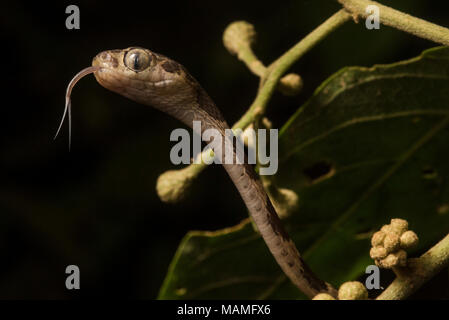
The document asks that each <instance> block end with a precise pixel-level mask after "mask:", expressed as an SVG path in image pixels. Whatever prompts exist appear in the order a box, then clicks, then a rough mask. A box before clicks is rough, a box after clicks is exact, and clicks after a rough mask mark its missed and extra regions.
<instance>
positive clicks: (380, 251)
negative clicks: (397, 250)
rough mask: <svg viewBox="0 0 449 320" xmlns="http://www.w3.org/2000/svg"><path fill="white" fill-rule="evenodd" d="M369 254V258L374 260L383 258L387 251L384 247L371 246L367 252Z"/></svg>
mask: <svg viewBox="0 0 449 320" xmlns="http://www.w3.org/2000/svg"><path fill="white" fill-rule="evenodd" d="M369 255H370V257H371V259H374V260H376V259H383V258H385V257H386V256H387V255H388V253H387V250H386V249H385V248H384V247H382V246H378V247H372V248H371V250H370V252H369Z"/></svg>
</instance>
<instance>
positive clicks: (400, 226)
mask: <svg viewBox="0 0 449 320" xmlns="http://www.w3.org/2000/svg"><path fill="white" fill-rule="evenodd" d="M390 226H391V230H392V232H394V233H396V234H397V235H399V236H400V235H401V234H403V233H404V232H405V231H407V230H408V222H407V221H406V220H404V219H391V222H390Z"/></svg>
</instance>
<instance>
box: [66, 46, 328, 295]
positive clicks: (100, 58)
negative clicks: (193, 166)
mask: <svg viewBox="0 0 449 320" xmlns="http://www.w3.org/2000/svg"><path fill="white" fill-rule="evenodd" d="M92 72H93V73H94V75H95V78H96V79H97V81H98V82H99V83H100V84H101V85H102V86H103V87H105V88H107V89H109V90H111V91H114V92H116V93H119V94H121V95H123V96H125V97H127V98H129V99H131V100H134V101H136V102H139V103H142V104H145V105H149V106H153V107H155V108H157V109H159V110H161V111H163V112H165V113H168V114H169V115H171V116H172V117H175V118H176V119H178V120H180V121H182V122H183V123H185V124H186V125H187V126H189V127H192V123H193V121H200V122H201V131H202V132H204V131H205V130H207V129H209V128H214V129H216V130H218V131H219V132H220V133H221V134H222V135H223V140H224V139H225V134H224V131H225V129H227V128H229V126H228V124H227V123H226V121H225V120H224V118H223V116H222V114H221V112H220V111H219V110H218V108H217V107H216V105H215V104H214V102H213V101H212V99H211V98H210V97H209V95H208V94H207V93H206V91H205V90H204V89H203V88H202V87H201V86H200V85H199V83H198V82H197V81H196V80H195V79H194V78H193V77H192V76H191V75H190V74H189V73H188V72H187V70H186V69H185V68H184V67H183V66H182V65H181V64H179V63H177V62H175V61H173V60H171V59H169V58H167V57H165V56H163V55H160V54H157V53H154V52H152V51H150V50H148V49H144V48H138V47H131V48H127V49H124V50H109V51H104V52H101V53H99V54H98V55H97V56H96V57H95V58H94V59H93V61H92V67H89V68H86V69H84V70H82V71H81V72H80V73H78V74H77V75H76V76H75V78H74V79H73V80H72V81H71V83H70V84H69V87H68V89H67V97H66V110H65V112H64V116H65V115H66V113H67V110H68V115H69V117H70V93H71V90H72V88H73V86H74V85H75V83H76V82H77V81H78V80H79V79H80V78H82V77H83V76H85V75H86V74H89V73H92ZM63 120H64V117H63ZM69 120H70V119H69ZM61 124H62V122H61ZM69 126H70V124H69ZM60 128H61V127H60ZM60 128H59V129H60ZM59 129H58V132H59ZM214 151H216V150H214ZM231 152H232V151H231ZM233 152H234V153H235V150H233ZM215 155H216V156H217V157H219V158H220V157H221V158H222V157H223V156H224V153H223V152H218V153H217V152H216V153H215ZM222 163H223V167H224V168H225V170H226V171H227V173H228V174H229V176H230V177H231V179H232V181H233V182H234V184H235V186H236V187H237V189H238V191H239V193H240V195H241V196H242V198H243V200H244V202H245V204H246V206H247V207H248V210H249V212H250V214H251V217H252V219H253V220H254V222H255V224H256V226H257V228H258V230H259V232H260V234H261V235H262V237H263V239H264V240H265V243H266V244H267V246H268V248H269V249H270V251H271V253H272V254H273V256H274V258H275V259H276V261H277V263H278V264H279V266H280V267H281V268H282V270H283V271H284V273H285V274H286V275H287V276H288V277H289V278H290V280H291V281H292V282H293V283H294V284H295V285H296V286H297V287H298V288H299V289H300V290H301V291H302V292H303V293H305V294H306V295H307V296H308V297H313V296H315V295H316V294H318V293H321V292H326V293H329V294H331V295H333V296H335V295H336V292H335V289H334V288H333V287H332V286H331V285H329V284H328V283H326V282H324V281H322V280H320V279H319V278H318V277H316V276H315V275H314V274H313V272H312V271H311V270H310V269H309V268H308V266H307V265H306V264H305V262H304V261H303V260H302V258H301V256H300V254H299V252H298V250H297V249H296V247H295V244H294V243H293V241H292V240H291V239H290V237H289V236H288V234H287V233H286V231H285V229H284V228H283V226H282V224H281V221H280V219H279V217H278V216H277V214H276V211H275V210H274V208H273V206H272V204H271V202H270V199H269V198H268V196H267V193H266V192H265V190H264V188H263V186H262V183H261V182H260V180H259V179H258V177H257V175H256V174H255V172H254V169H253V168H252V166H251V165H249V164H246V163H244V164H224V161H223V162H222Z"/></svg>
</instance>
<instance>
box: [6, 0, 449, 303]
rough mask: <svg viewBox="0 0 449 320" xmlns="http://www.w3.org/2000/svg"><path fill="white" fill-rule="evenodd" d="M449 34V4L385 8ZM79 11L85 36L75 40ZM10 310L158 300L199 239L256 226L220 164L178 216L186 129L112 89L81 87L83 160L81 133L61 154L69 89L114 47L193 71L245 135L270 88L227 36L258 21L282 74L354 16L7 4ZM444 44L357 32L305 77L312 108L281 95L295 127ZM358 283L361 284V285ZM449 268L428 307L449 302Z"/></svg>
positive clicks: (267, 52)
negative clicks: (286, 60)
mask: <svg viewBox="0 0 449 320" xmlns="http://www.w3.org/2000/svg"><path fill="white" fill-rule="evenodd" d="M381 2H382V3H384V4H391V5H393V6H394V7H395V8H397V9H401V10H403V11H405V12H408V13H410V14H413V15H416V16H419V17H422V18H424V19H427V20H430V21H432V22H435V23H437V24H440V25H444V26H449V10H448V5H447V4H445V2H447V1H438V2H437V1H426V0H419V1H418V0H416V1H409V0H401V1H381ZM69 4H76V5H78V6H79V8H80V11H81V29H80V30H67V29H66V28H65V19H66V17H67V14H65V8H66V6H67V5H69ZM1 6H2V7H1V8H0V9H1V11H0V15H1V24H2V27H1V30H2V56H3V59H2V81H3V84H2V100H1V114H2V116H1V120H0V121H1V126H0V130H1V132H0V133H1V158H0V168H1V169H0V170H1V171H0V218H1V220H0V257H1V258H0V298H3V299H16V298H25V299H49V298H63V299H67V298H68V299H70V298H79V297H100V296H106V297H125V298H155V297H156V296H157V292H158V289H159V287H160V285H161V283H162V281H163V279H164V276H165V274H166V270H167V267H168V265H169V263H170V260H171V258H172V256H173V254H174V252H175V250H176V248H177V245H178V243H179V241H180V240H181V238H182V237H183V236H184V235H185V233H186V232H187V231H188V230H192V229H197V230H216V229H219V228H223V227H227V226H231V225H234V224H236V223H238V222H239V221H240V220H241V219H243V218H245V217H246V216H247V212H246V209H245V207H244V204H243V202H242V201H241V200H240V198H239V195H238V193H237V191H236V189H235V188H234V186H233V185H232V184H231V182H230V180H229V178H228V177H227V176H226V174H225V172H224V170H222V168H221V167H219V166H215V167H211V168H209V169H207V170H206V171H205V172H203V174H202V175H201V176H200V178H199V179H198V180H197V181H196V183H194V185H193V188H192V193H191V195H190V196H189V197H188V198H187V200H186V201H184V202H182V203H181V204H179V205H167V204H164V203H162V202H161V201H160V200H159V199H158V197H157V195H156V192H155V183H156V179H157V177H158V175H159V174H161V173H162V172H164V171H165V170H168V169H172V168H174V166H173V165H172V164H171V163H170V160H169V150H170V148H171V146H172V145H173V143H172V142H170V141H169V135H170V132H171V130H173V129H175V128H178V127H181V126H182V125H181V124H180V123H179V122H177V121H176V120H174V119H171V118H170V117H168V116H167V115H165V114H162V113H160V112H158V111H156V110H153V109H152V108H149V107H145V106H141V105H138V104H136V103H134V102H132V101H129V100H127V99H125V98H123V97H121V96H118V95H116V94H114V93H112V92H110V91H107V90H105V89H104V88H103V87H101V86H100V85H98V84H97V83H96V81H95V80H94V78H93V76H88V77H86V78H85V79H83V80H82V81H81V82H80V83H79V84H78V85H77V86H76V88H75V89H74V92H73V95H72V105H73V109H72V110H73V137H72V150H71V152H68V148H67V139H68V135H67V126H65V127H64V130H63V133H62V135H61V136H60V137H59V138H58V139H57V140H56V141H53V140H52V138H53V135H54V133H55V131H56V129H57V126H58V124H59V121H60V117H61V115H62V111H63V107H64V94H65V89H66V85H67V84H68V82H69V81H70V79H71V78H72V77H73V75H75V73H77V72H78V71H79V70H81V69H82V68H85V67H87V66H89V65H90V63H91V60H92V58H93V57H94V56H95V55H96V54H97V53H98V52H100V51H103V50H106V49H115V48H126V47H129V46H142V47H146V48H149V49H151V50H154V51H155V52H159V53H163V54H165V55H167V56H169V57H171V58H173V59H175V60H177V61H179V62H181V63H183V64H184V65H185V66H186V67H187V69H188V70H190V72H191V73H192V74H193V75H194V76H195V77H196V78H197V79H198V80H199V81H200V83H201V84H202V85H203V87H204V88H205V89H206V90H207V91H208V92H209V94H210V95H211V96H212V98H213V99H214V100H215V102H216V103H217V105H218V106H219V107H220V108H221V110H222V112H223V113H224V115H225V117H226V118H227V120H228V122H229V123H233V122H235V121H236V120H237V119H238V118H239V117H240V115H242V114H243V112H244V111H245V110H246V108H247V107H248V106H249V105H250V103H251V102H252V99H253V98H254V97H255V94H256V90H257V84H258V81H257V78H256V77H255V76H253V75H252V74H251V73H250V72H249V71H248V70H247V69H246V67H245V66H244V65H243V63H241V62H239V61H238V60H237V59H236V57H233V56H231V55H230V54H229V53H228V52H227V51H226V50H225V48H224V47H223V45H222V40H221V38H222V33H223V30H224V29H225V27H226V26H227V25H228V24H229V23H230V22H233V21H235V20H247V21H249V22H251V23H253V24H254V25H255V27H256V29H257V31H258V34H259V36H258V42H257V44H256V46H255V52H256V54H257V55H258V56H259V57H260V58H261V60H262V61H263V62H265V63H266V64H269V63H270V62H271V61H273V60H274V59H275V58H277V57H278V56H279V55H281V54H282V53H283V52H285V51H286V50H287V49H288V48H290V47H291V46H292V45H294V44H295V43H296V42H297V41H299V40H300V39H301V38H302V37H304V36H305V35H307V33H308V32H310V31H311V30H313V28H314V27H316V26H317V25H319V24H320V23H321V22H322V21H324V20H325V19H326V18H327V17H329V16H330V15H331V14H332V13H334V12H336V11H337V10H338V9H339V4H338V3H337V2H336V1H333V0H292V1H270V2H268V1H267V2H264V1H241V0H240V1H179V2H173V1H165V3H161V1H151V0H147V1H135V0H133V1H120V2H112V1H95V2H93V1H91V2H88V1H76V2H73V3H72V2H71V3H69V2H62V3H60V4H55V5H51V6H50V5H44V4H42V3H41V2H33V3H16V2H12V1H11V2H8V4H6V1H4V2H2V5H1ZM432 46H435V44H433V43H431V42H428V41H426V40H422V39H418V38H416V37H414V36H411V35H408V34H405V33H402V32H400V31H397V30H393V29H390V28H388V27H384V26H382V27H381V29H380V30H377V31H368V30H367V29H365V27H364V22H363V21H362V22H361V23H360V24H359V25H356V24H354V23H351V22H349V23H347V24H346V25H345V26H344V27H342V28H341V29H339V30H338V31H336V32H335V33H334V34H332V35H331V36H330V37H329V38H327V39H325V40H324V42H322V43H321V44H320V45H318V46H317V47H315V48H314V49H313V50H312V51H311V52H310V53H308V54H307V55H306V56H305V57H304V58H303V59H302V60H301V61H300V62H298V63H297V64H295V66H294V67H293V69H292V70H291V71H294V72H297V73H299V74H301V75H302V76H303V78H304V81H305V88H304V91H303V92H302V93H301V95H300V96H298V97H294V98H286V97H283V96H281V95H280V94H276V95H275V96H274V98H273V99H272V101H271V102H270V106H269V117H270V119H272V120H273V123H274V127H281V126H282V125H283V123H284V122H285V121H286V120H287V119H288V117H289V116H290V115H292V114H293V112H294V111H295V110H296V109H297V108H298V107H299V106H300V105H301V104H302V102H304V101H305V100H306V99H307V97H309V96H310V94H311V93H312V92H313V90H314V89H315V88H316V87H317V86H318V85H319V84H320V83H321V82H322V81H323V80H325V79H326V78H327V77H328V76H330V75H331V74H332V73H334V72H335V71H337V70H338V69H340V68H341V67H343V66H347V65H364V66H370V65H372V64H375V63H391V62H395V61H398V60H402V59H406V58H411V57H414V56H416V55H418V54H419V53H420V52H421V51H422V50H424V49H426V48H429V47H432ZM69 264H75V265H78V266H79V267H80V269H81V288H82V289H81V290H78V291H68V290H67V289H65V285H64V282H65V277H66V274H65V273H64V271H65V267H66V266H67V265H69ZM348 280H349V279H348ZM447 283H448V279H447V270H445V271H444V272H443V273H442V274H440V275H439V276H438V277H437V278H436V279H435V280H433V281H432V282H430V283H429V284H428V285H427V286H426V287H425V288H424V289H423V290H421V291H420V293H418V295H416V296H415V297H417V298H432V297H436V298H437V297H444V296H445V295H446V296H447V294H448V293H447V292H448V289H447V287H448V286H447Z"/></svg>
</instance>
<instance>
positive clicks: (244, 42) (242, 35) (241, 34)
mask: <svg viewBox="0 0 449 320" xmlns="http://www.w3.org/2000/svg"><path fill="white" fill-rule="evenodd" d="M255 39H256V30H255V29H254V26H253V25H252V24H250V23H248V22H246V21H236V22H233V23H231V24H230V25H229V26H228V27H227V28H226V30H225V31H224V34H223V43H224V46H225V47H226V49H228V51H229V52H230V53H232V54H238V52H239V50H240V47H242V46H248V47H250V46H251V44H252V43H254V41H255Z"/></svg>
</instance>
